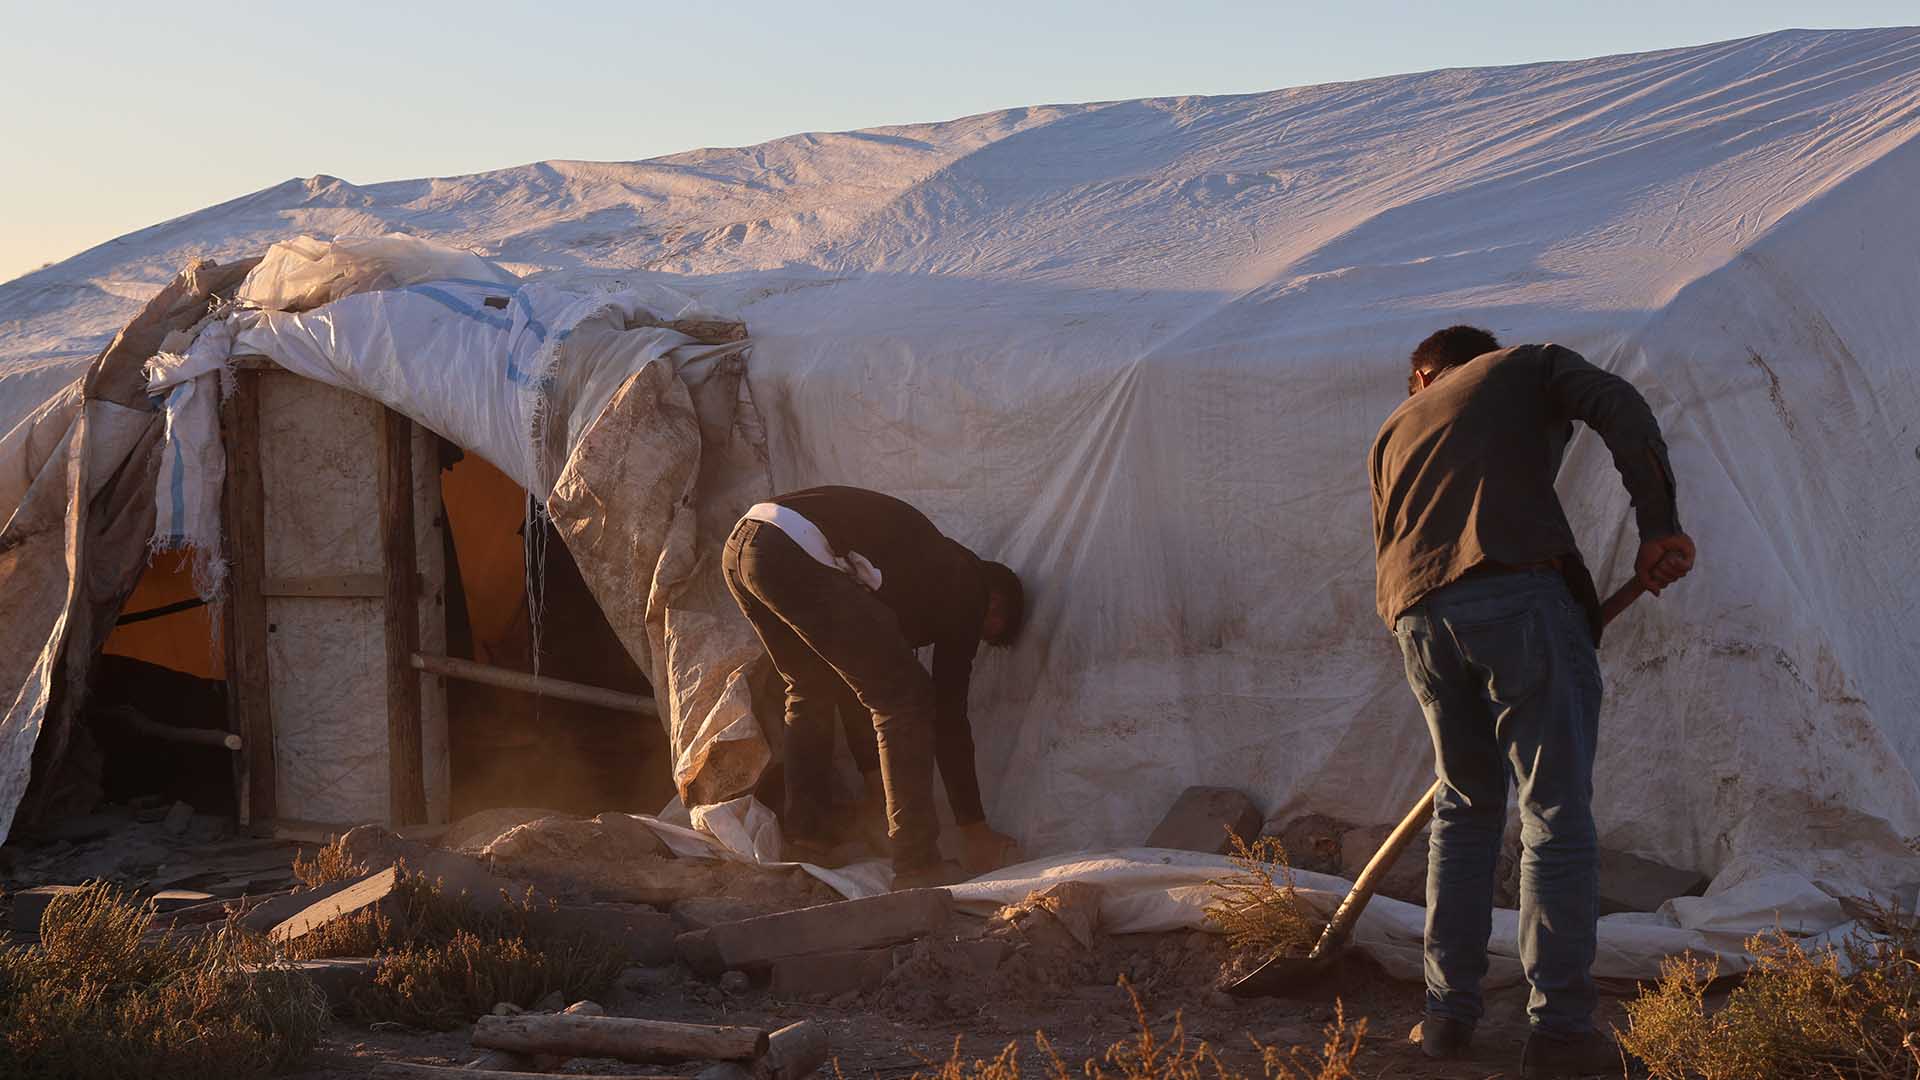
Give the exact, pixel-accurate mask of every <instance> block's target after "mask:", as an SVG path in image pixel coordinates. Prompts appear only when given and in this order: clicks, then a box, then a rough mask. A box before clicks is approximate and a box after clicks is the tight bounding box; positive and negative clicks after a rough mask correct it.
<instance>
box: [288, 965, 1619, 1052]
mask: <svg viewBox="0 0 1920 1080" xmlns="http://www.w3.org/2000/svg"><path fill="white" fill-rule="evenodd" d="M1220 960H1221V946H1220V943H1219V941H1218V939H1216V938H1214V937H1213V936H1211V935H1207V934H1198V933H1183V934H1137V935H1123V936H1114V937H1100V938H1098V939H1097V940H1096V941H1095V945H1094V948H1092V949H1090V950H1087V952H1086V955H1085V956H1083V957H1081V958H1079V960H1078V961H1077V963H1076V964H1075V965H1073V967H1072V970H1073V973H1074V974H1073V978H1072V979H1071V980H1070V982H1069V983H1068V984H1066V985H1062V984H1061V983H1060V982H1059V981H1057V980H1055V979H1052V978H1043V979H1041V980H1039V981H1038V982H1037V983H1035V984H1031V985H1030V986H1029V987H1028V988H1027V990H1026V992H1011V993H1004V992H1000V991H1006V990H1007V989H1008V988H1009V986H1010V984H1011V983H1012V981H1013V980H1014V979H1016V978H1020V977H1022V976H1020V975H1018V974H1015V975H1012V976H1009V975H1006V974H1003V973H1004V972H1005V966H1004V965H1003V967H1002V969H1001V970H999V971H995V972H993V973H991V974H985V975H978V974H976V975H974V976H972V977H971V978H967V977H964V976H960V975H957V974H956V973H955V972H954V971H953V970H952V969H950V968H949V969H941V970H940V973H939V974H938V975H936V974H935V973H934V969H931V968H916V967H915V963H916V961H915V960H914V959H909V960H908V961H907V962H906V963H905V964H903V965H902V966H901V967H900V968H897V969H896V971H895V974H894V977H893V978H891V979H890V980H889V981H888V983H887V985H886V986H884V987H882V988H881V989H879V990H876V991H873V992H871V993H868V994H864V995H859V996H853V995H849V996H848V997H846V998H842V999H839V1000H836V1001H833V1002H827V1003H816V1002H804V1001H781V1000H777V999H775V998H774V997H773V995H771V994H770V993H769V992H768V991H767V990H766V988H764V987H759V986H755V987H749V988H746V989H744V990H741V991H739V992H727V991H723V990H722V989H721V988H720V987H719V985H718V984H717V983H711V982H706V981H702V980H700V979H698V978H696V977H694V976H693V975H692V974H691V973H689V972H688V971H686V969H684V968H682V967H679V966H677V965H676V966H673V967H662V968H631V969H629V970H628V971H627V972H626V973H625V974H624V975H623V976H622V978H621V980H620V983H619V985H618V986H617V987H616V988H615V989H614V991H613V992H611V993H609V994H606V995H603V997H604V1000H603V1001H601V1004H602V1005H603V1006H605V1007H606V1009H607V1013H608V1015H616V1016H639V1017H647V1018H651V1019H660V1020H680V1021H687V1022H692V1023H727V1024H749V1025H755V1026H761V1027H766V1028H769V1029H772V1028H778V1027H782V1026H784V1025H786V1024H790V1023H793V1022H795V1021H798V1020H814V1021H818V1022H821V1023H824V1024H826V1025H827V1026H828V1028H829V1030H830V1031H831V1035H832V1040H833V1048H834V1049H833V1054H834V1059H835V1060H836V1061H837V1063H838V1065H839V1068H840V1071H841V1073H842V1074H844V1075H845V1076H846V1077H848V1078H850V1080H851V1078H857V1077H882V1078H893V1077H907V1076H911V1075H912V1074H913V1073H915V1072H919V1071H931V1069H930V1067H929V1065H928V1063H929V1062H938V1061H941V1060H944V1059H945V1058H946V1057H947V1056H948V1055H949V1054H950V1053H952V1052H953V1049H954V1046H955V1041H956V1040H958V1044H959V1047H960V1052H961V1053H962V1054H963V1055H964V1056H965V1057H966V1058H968V1059H974V1058H991V1057H993V1056H994V1055H995V1054H997V1053H999V1051H1000V1049H1001V1048H1002V1047H1004V1046H1006V1045H1007V1044H1008V1043H1017V1044H1019V1046H1020V1048H1021V1059H1022V1061H1023V1062H1026V1063H1028V1064H1029V1065H1030V1066H1037V1065H1038V1064H1039V1062H1040V1061H1041V1060H1042V1059H1041V1057H1040V1054H1039V1052H1038V1051H1036V1050H1035V1048H1034V1041H1033V1036H1034V1033H1035V1032H1036V1031H1045V1032H1046V1034H1047V1036H1048V1038H1049V1039H1050V1041H1051V1042H1052V1045H1053V1047H1054V1048H1055V1050H1057V1051H1058V1052H1059V1054H1060V1056H1061V1057H1062V1058H1063V1059H1065V1060H1066V1062H1067V1063H1068V1065H1069V1066H1070V1067H1072V1068H1073V1069H1074V1070H1075V1071H1076V1072H1077V1071H1078V1067H1079V1066H1080V1065H1081V1064H1082V1063H1083V1062H1085V1061H1086V1060H1087V1059H1089V1058H1096V1057H1098V1056H1099V1055H1101V1054H1102V1053H1104V1052H1105V1050H1106V1048H1107V1047H1108V1046H1110V1045H1111V1044H1113V1043H1114V1042H1116V1041H1118V1040H1120V1039H1123V1038H1126V1037H1128V1036H1130V1035H1132V1034H1134V1033H1135V1032H1136V1031H1137V1030H1138V1029H1137V1026H1136V1024H1135V1020H1134V1012H1133V1005H1132V1002H1131V1001H1130V1000H1129V998H1128V996H1127V993H1126V991H1124V990H1123V989H1121V988H1120V987H1119V986H1118V985H1117V980H1118V979H1119V977H1120V976H1122V975H1125V976H1127V977H1128V979H1129V981H1130V982H1131V983H1132V985H1133V986H1134V987H1135V989H1136V991H1137V992H1138V993H1139V995H1140V999H1141V1005H1142V1007H1143V1008H1144V1010H1145V1014H1146V1016H1147V1019H1148V1021H1149V1022H1150V1024H1151V1025H1152V1027H1153V1029H1154V1031H1155V1032H1156V1034H1158V1035H1163V1036H1164V1035H1166V1034H1167V1033H1168V1032H1170V1031H1171V1029H1172V1027H1173V1024H1174V1021H1175V1018H1176V1016H1178V1017H1179V1019H1180V1020H1181V1021H1182V1022H1183V1023H1184V1025H1185V1029H1186V1033H1187V1036H1188V1038H1189V1039H1192V1040H1204V1041H1206V1042H1207V1043H1209V1044H1210V1045H1211V1046H1213V1047H1214V1048H1215V1049H1216V1050H1217V1051H1219V1052H1220V1054H1221V1056H1222V1057H1223V1058H1224V1059H1225V1060H1226V1061H1227V1062H1228V1063H1229V1064H1231V1065H1234V1066H1237V1067H1239V1068H1242V1069H1244V1070H1247V1071H1248V1072H1249V1073H1250V1074H1251V1075H1255V1076H1257V1075H1259V1068H1260V1055H1259V1053H1258V1052H1257V1051H1256V1050H1255V1049H1254V1047H1253V1043H1252V1040H1256V1039H1257V1040H1259V1041H1260V1042H1262V1043H1266V1044H1269V1045H1276V1046H1281V1047H1290V1046H1299V1047H1302V1048H1303V1049H1307V1050H1312V1049H1317V1048H1318V1046H1319V1045H1320V1042H1321V1040H1322V1038H1323V1031H1324V1028H1325V1025H1326V1022H1327V1021H1328V1020H1330V1019H1331V1018H1332V1016H1333V1013H1334V1008H1335V1006H1336V1003H1339V1004H1343V1005H1344V1007H1345V1010H1346V1015H1347V1016H1348V1017H1349V1019H1357V1018H1365V1019H1366V1021H1367V1035H1366V1038H1365V1040H1364V1043H1363V1046H1364V1050H1363V1052H1362V1054H1361V1057H1360V1059H1359V1061H1358V1062H1357V1064H1358V1065H1359V1075H1361V1076H1368V1077H1373V1076H1381V1077H1386V1076H1392V1077H1414V1078H1420V1080H1442V1078H1445V1080H1467V1078H1474V1080H1481V1078H1494V1077H1513V1076H1518V1075H1519V1072H1518V1063H1519V1058H1520V1044H1521V1042H1522V1041H1523V1040H1524V1039H1525V1037H1526V1019H1525V1008H1526V995H1525V991H1524V989H1521V988H1513V989H1507V990H1502V991H1498V992H1496V993H1494V994H1493V995H1492V996H1491V999H1490V1001H1489V1003H1488V1004H1489V1008H1488V1016H1487V1019H1486V1020H1485V1022H1483V1025H1482V1027H1481V1030H1480V1033H1479V1037H1478V1039H1477V1041H1476V1047H1475V1054H1474V1057H1473V1059H1472V1060H1470V1061H1466V1062H1459V1063H1446V1064H1442V1063H1435V1062H1429V1061H1427V1060H1426V1059H1425V1058H1423V1057H1422V1056H1421V1055H1420V1053H1419V1050H1418V1049H1417V1048H1416V1047H1414V1046H1412V1045H1411V1044H1410V1043H1408V1042H1407V1039H1406V1036H1407V1033H1408V1031H1409V1029H1410V1028H1412V1026H1413V1025H1414V1024H1415V1023H1416V1022H1418V1020H1419V1018H1420V1009H1421V990H1420V988H1419V987H1417V986H1414V985H1411V984H1408V983H1403V982H1396V981H1393V980H1390V979H1388V978H1387V977H1386V976H1385V975H1384V974H1383V973H1382V972H1381V971H1380V969H1379V968H1378V967H1376V966H1375V965H1373V964H1372V963H1371V962H1370V961H1368V960H1367V959H1366V958H1365V957H1364V956H1361V955H1359V954H1352V955H1350V956H1349V958H1348V959H1347V961H1346V962H1345V963H1344V964H1343V966H1342V969H1341V970H1340V971H1339V972H1338V974H1337V976H1336V977H1335V978H1334V980H1333V981H1331V982H1330V983H1329V984H1328V985H1327V986H1325V987H1323V988H1322V989H1321V991H1320V992H1319V993H1318V994H1317V995H1315V996H1313V997H1311V998H1307V999H1303V1000H1297V1001H1296V1000H1267V1001H1254V1002H1242V1001H1237V1000H1235V999H1233V998H1230V997H1227V996H1226V995H1224V994H1221V993H1219V992H1217V991H1215V990H1214V989H1213V987H1212V980H1213V978H1214V976H1215V975H1216V974H1217V972H1218V971H1219V965H1220ZM1059 970H1061V969H1059V968H1054V969H1052V971H1053V973H1054V974H1057V973H1058V971H1059ZM936 980H937V981H936ZM1602 1009H1603V1011H1602V1019H1603V1022H1604V1021H1611V1020H1613V1019H1615V1018H1617V1016H1618V1002H1617V1001H1613V1000H1607V1001H1604V1002H1603V1006H1602ZM378 1027H380V1028H381V1030H369V1029H368V1028H367V1027H366V1026H365V1025H356V1024H351V1023H346V1022H336V1023H335V1025H334V1027H333V1029H332V1031H331V1032H329V1034H328V1036H327V1038H326V1040H325V1042H324V1043H323V1044H322V1046H321V1047H320V1049H319V1051H318V1052H317V1053H316V1054H315V1055H314V1057H313V1058H312V1060H311V1061H310V1063H309V1067H308V1068H307V1069H306V1070H304V1071H302V1072H300V1073H298V1074H296V1075H297V1076H299V1077H301V1078H303V1080H345V1078H347V1077H359V1076H364V1075H366V1074H367V1072H368V1071H369V1070H370V1069H371V1068H372V1066H373V1065H374V1064H376V1063H378V1062H381V1061H387V1060H406V1061H415V1062H423V1063H428V1064H438V1065H458V1064H463V1063H465V1062H466V1061H469V1060H472V1058H474V1057H476V1056H478V1053H479V1052H478V1051H475V1050H474V1049H473V1048H472V1047H471V1046H470V1045H468V1042H467V1035H468V1030H467V1029H462V1030H459V1031H454V1032H444V1033H438V1032H419V1031H410V1030H406V1029H397V1028H394V1027H393V1026H392V1025H378ZM699 1068H700V1067H699V1066H698V1065H689V1066H684V1067H680V1068H669V1067H661V1066H646V1067H640V1066H632V1065H623V1064H621V1063H619V1062H614V1061H585V1060H575V1061H573V1062H572V1063H570V1064H569V1065H568V1066H567V1068H566V1069H565V1071H566V1072H568V1073H588V1074H591V1073H602V1074H607V1073H611V1074H622V1073H624V1074H627V1075H633V1074H638V1073H645V1074H649V1075H660V1076H665V1075H687V1076H691V1075H693V1074H694V1073H696V1072H698V1071H699ZM1029 1075H1033V1074H1031V1073H1030V1074H1029Z"/></svg>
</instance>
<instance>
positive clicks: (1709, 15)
mask: <svg viewBox="0 0 1920 1080" xmlns="http://www.w3.org/2000/svg"><path fill="white" fill-rule="evenodd" d="M1916 21H1920V7H1917V6H1916V5H1915V4H1914V3H1913V0H1897V2H1896V0H1821V2H1817V3H1816V2H1811V0H1799V2H1788V0H1744V2H1729V3H1708V2H1700V0H1666V2H1647V0H1611V2H1604V3H1595V2H1591V0H1530V2H1518V0H1456V2H1455V3H1451V4H1437V3H1430V2H1429V3H1417V2H1398V3H1390V2H1383V0H1303V2H1297V3H1296V2H1280V0H1270V2H1267V3H1229V2H1223V0H1161V2H1158V3H1137V2H1134V0H1069V2H1058V3H1054V2H1048V0H1027V2H1024V3H1019V2H1014V3H1009V2H1002V0H973V2H958V3H944V4H937V5H936V4H915V3H912V2H910V0H908V2H900V0H895V2H891V3H868V2H855V3H843V2H835V0H731V2H724V3H716V2H714V0H706V2H704V3H688V2H681V3H656V2H651V0H627V2H619V0H553V2H550V3H548V4H544V5H536V4H512V3H501V2H493V0H469V2H467V3H461V4H451V3H440V2H428V0H386V2H382V3H367V2H362V0H307V2H304V3H298V4H293V3H286V4H283V3H272V2H265V0H255V2H253V3H246V4H204V3H202V4H196V3H169V2H164V0H147V2H139V3H133V2H124V0H123V2H119V3H106V2H87V0H66V2H47V0H0V281H4V280H8V279H11V278H14V277H17V276H18V275H20V274H23V273H26V272H28V271H30V270H33V269H35V268H37V267H39V266H41V265H43V264H45V263H49V262H57V261H59V260H61V259H65V258H67V257H68V256H70V255H74V254H77V253H78V252H80V251H82V250H84V249H86V248H88V247H91V246H92V245H94V244H98V243H101V242H103V241H106V240H110V239H112V238H114V237H116V236H120V235H122V234H124V233H127V232H131V231H133V230H135V229H139V228H142V227H145V226H147V225H151V224H154V223H156V222H160V221H164V220H166V219H168V218H172V217H177V216H179V215H181V214H185V213H189V212H192V211H194V210H197V209H200V208H201V207H204V206H208V205H211V204H213V203H217V202H222V201H225V200H227V199H231V198H234V197H236V196H239V195H244V194H246V193H248V192H251V191H257V190H259V189H260V188H263V187H267V186H269V185H272V184H276V183H279V182H280V181H283V180H286V179H288V178H290V177H301V176H312V175H314V174H316V173H327V174H331V175H334V176H340V177H344V178H345V179H347V180H349V181H352V182H354V183H360V184H365V183H374V182H378V181H381V180H396V179H404V178H408V177H417V176H448V175H458V174H462V173H470V172H480V171H484V170H487V169H495V168H502V167H505V166H509V165H519V164H524V163H527V162H531V161H539V160H543V159H548V158H576V159H592V160H616V161H631V160H636V159H640V158H647V157H655V156H658V155H661V154H670V153H674V152H677V151H681V150H689V149H694V148H696V147H702V146H739V145H748V144H752V143H757V142H763V141H765V140H767V139H772V138H777V137H779V136H782V135H789V134H793V133H795V132H800V131H839V130H847V129H852V128H863V127H873V126H876V125H881V124H896V123H913V122H921V121H931V120H944V119H950V118H953V117H957V116H966V115H969V114H972V113H980V112H987V111H991V110H994V109H1001V108H1007V107H1011V106H1018V105H1034V104H1045V103H1061V102H1081V101H1106V100H1112V99H1117V98H1136V97H1156V96H1165V95H1174V94H1225V93H1241V92H1247V91H1257V90H1271V89H1276V88H1279V87H1285V86H1299V85H1305V84H1311V83H1321V82H1333V81H1340V80H1347V79H1358V78H1367V77H1370V76H1375V75H1388V74H1395V73H1399V72H1409V71H1424V70H1429V69H1432V68H1443V67H1471V66H1482V65H1491V64H1516V63H1527V62H1531V61H1537V60H1557V59H1571V58H1576V57H1585V56H1601V55H1606V54H1609V53H1620V52H1638V51H1645V50H1650V49H1661V48H1669V47H1673V46H1679V45H1693V44H1701V43H1704V42H1710V41H1720V40H1725V39H1729V38H1737V37H1746V36H1749V35H1752V34H1759V33H1765V32H1767V31H1771V30H1780V29H1786V28H1789V27H1858V26H1892V25H1905V24H1910V23H1913V22H1916Z"/></svg>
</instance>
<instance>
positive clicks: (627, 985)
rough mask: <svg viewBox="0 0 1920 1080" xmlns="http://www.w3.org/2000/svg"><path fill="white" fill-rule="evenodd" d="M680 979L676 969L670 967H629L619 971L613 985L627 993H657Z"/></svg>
mask: <svg viewBox="0 0 1920 1080" xmlns="http://www.w3.org/2000/svg"><path fill="white" fill-rule="evenodd" d="M679 981H680V976H679V974H678V973H677V971H676V969H674V968H670V967H630V968H627V969H625V970H624V971H622V972H620V977H619V978H617V979H615V980H614V985H616V986H618V987H620V989H622V990H625V991H626V992H627V993H629V994H657V993H660V992H661V991H663V990H666V989H668V988H669V987H671V986H673V985H674V984H675V983H677V982H679Z"/></svg>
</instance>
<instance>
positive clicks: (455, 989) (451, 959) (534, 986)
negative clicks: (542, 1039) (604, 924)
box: [289, 866, 625, 1030]
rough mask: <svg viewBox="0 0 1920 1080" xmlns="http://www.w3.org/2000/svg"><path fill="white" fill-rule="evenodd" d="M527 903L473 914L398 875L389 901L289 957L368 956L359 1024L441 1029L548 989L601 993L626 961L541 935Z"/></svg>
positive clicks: (317, 935) (302, 944)
mask: <svg viewBox="0 0 1920 1080" xmlns="http://www.w3.org/2000/svg"><path fill="white" fill-rule="evenodd" d="M533 913H534V908H533V905H532V903H531V901H530V900H528V899H526V898H522V899H519V900H512V899H509V900H507V901H506V902H505V903H504V904H502V905H501V906H499V907H498V908H487V909H482V908H481V907H479V906H478V905H476V904H475V903H474V901H473V899H472V898H471V897H469V896H466V895H464V894H448V893H446V892H444V891H442V889H441V888H440V884H439V882H437V881H432V880H428V879H427V878H425V877H423V876H421V875H418V874H411V873H408V872H406V869H405V867H404V866H403V867H402V868H401V873H400V875H399V878H398V881H397V884H396V888H395V890H394V895H393V896H392V897H391V898H390V899H389V900H388V901H387V902H386V903H384V904H381V905H379V906H377V907H374V908H369V909H367V910H364V911H360V912H357V913H355V914H353V915H350V916H348V917H347V918H344V919H339V920H336V921H335V922H333V923H332V924H330V925H327V926H324V927H321V928H320V929H318V930H316V931H314V932H313V933H311V934H308V935H307V936H306V937H304V938H302V939H300V940H299V941H297V942H295V943H293V945H292V947H291V948H290V950H289V951H290V953H292V955H293V956H294V957H295V958H296V959H320V958H323V957H338V956H375V957H379V958H380V959H381V961H382V963H381V965H380V971H379V974H378V975H377V976H376V977H375V980H374V985H373V986H372V987H371V988H370V989H369V990H367V991H366V992H364V993H362V994H360V995H358V996H356V998H355V999H354V1000H353V1001H352V1002H351V1005H352V1007H353V1009H354V1011H355V1012H356V1013H357V1014H359V1015H360V1016H362V1017H363V1018H365V1019H378V1020H398V1021H400V1022H402V1023H407V1024H412V1025H416V1026H420V1027H432V1028H440V1029H443V1030H444V1029H449V1028H454V1027H458V1026H459V1025H461V1024H463V1023H466V1022H468V1021H470V1020H472V1019H473V1018H474V1017H476V1016H479V1015H482V1014H483V1013H486V1012H488V1011H489V1010H491V1009H492V1008H493V1006H494V1005H495V1004H497V1003H499V1002H503V1001H506V1002H512V1003H513V1004H515V1005H519V1006H521V1007H523V1008H525V1007H531V1006H532V1005H534V1004H535V1003H536V1002H538V1001H539V1000H540V999H541V998H543V997H546V996H547V995H548V994H551V993H553V992H554V991H559V992H560V994H561V996H563V997H565V998H566V999H567V1000H568V1001H578V1000H580V999H582V998H586V997H591V996H593V995H595V994H598V993H599V992H600V991H602V990H604V989H605V988H606V987H607V986H608V985H609V984H611V983H612V982H613V979H614V977H615V976H616V975H618V974H619V973H620V971H621V969H622V968H623V967H625V962H624V960H623V959H622V956H623V955H624V954H623V953H622V952H621V951H620V950H618V949H613V948H609V947H608V946H607V943H605V942H600V941H597V940H593V939H589V938H583V937H569V936H562V935H556V934H550V933H540V932H538V931H537V930H536V929H534V928H533V926H532V925H530V919H531V916H532V915H533Z"/></svg>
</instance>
